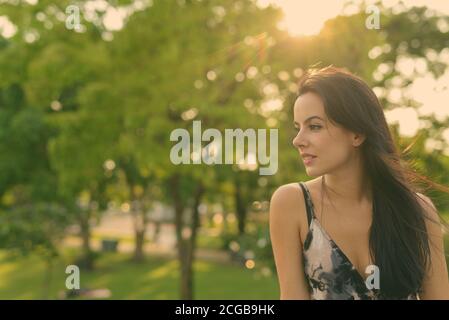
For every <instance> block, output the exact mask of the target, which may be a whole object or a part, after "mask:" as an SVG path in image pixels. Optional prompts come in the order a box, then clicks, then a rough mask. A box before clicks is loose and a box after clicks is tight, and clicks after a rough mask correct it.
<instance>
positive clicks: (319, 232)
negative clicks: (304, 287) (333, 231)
mask: <svg viewBox="0 0 449 320" xmlns="http://www.w3.org/2000/svg"><path fill="white" fill-rule="evenodd" d="M299 185H300V186H301V188H302V190H303V193H304V199H305V202H306V209H307V219H308V222H309V231H308V233H307V236H306V239H305V242H304V248H303V253H302V254H303V261H304V272H305V276H306V279H307V281H308V284H309V290H310V298H311V299H313V300H324V299H331V300H332V299H337V300H379V299H382V296H381V293H380V291H379V290H376V289H369V288H368V287H367V286H366V284H365V280H364V279H363V278H362V276H361V275H360V273H359V272H358V271H357V269H356V268H355V267H354V265H353V264H352V263H351V261H350V260H349V258H348V257H347V256H346V255H345V254H344V252H343V251H342V250H341V249H340V248H339V247H338V246H337V244H336V243H335V242H334V241H333V240H332V239H331V238H330V236H329V235H328V234H327V232H326V231H325V230H324V229H323V227H322V226H321V224H320V222H319V220H318V219H317V218H316V217H315V212H314V206H313V202H312V198H311V196H310V192H309V190H308V188H307V186H306V185H305V184H304V183H302V182H300V183H299ZM403 299H408V300H416V299H418V295H417V294H410V295H408V296H406V297H404V298H403Z"/></svg>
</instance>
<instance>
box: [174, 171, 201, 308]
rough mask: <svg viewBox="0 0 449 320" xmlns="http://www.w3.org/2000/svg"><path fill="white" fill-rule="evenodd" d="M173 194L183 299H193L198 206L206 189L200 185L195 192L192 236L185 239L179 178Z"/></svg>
mask: <svg viewBox="0 0 449 320" xmlns="http://www.w3.org/2000/svg"><path fill="white" fill-rule="evenodd" d="M171 190H172V192H173V193H172V194H173V201H174V207H175V226H176V239H177V249H178V260H179V264H180V268H181V288H180V289H181V290H180V294H181V299H183V300H192V299H193V261H194V255H195V248H196V235H197V229H198V227H199V211H198V206H199V204H200V202H201V197H202V195H203V193H204V188H203V186H202V184H201V183H200V184H199V185H198V187H197V189H196V191H195V195H194V201H193V208H192V215H193V216H192V223H191V226H190V235H189V237H186V239H184V237H183V234H182V233H183V232H182V231H183V228H184V225H183V213H184V204H183V202H182V199H181V195H180V190H179V176H177V175H176V176H174V177H173V178H172V189H171Z"/></svg>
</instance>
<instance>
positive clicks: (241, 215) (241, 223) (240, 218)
mask: <svg viewBox="0 0 449 320" xmlns="http://www.w3.org/2000/svg"><path fill="white" fill-rule="evenodd" d="M241 191H242V190H241V187H240V183H239V182H238V181H237V182H236V183H235V191H234V200H235V211H236V214H237V223H238V232H239V235H243V234H244V233H245V225H246V212H247V211H246V206H245V202H244V200H243V197H242V194H241Z"/></svg>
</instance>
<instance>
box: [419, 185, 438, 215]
mask: <svg viewBox="0 0 449 320" xmlns="http://www.w3.org/2000/svg"><path fill="white" fill-rule="evenodd" d="M416 196H417V198H418V201H419V203H420V204H421V206H422V207H423V209H424V211H425V213H426V216H427V217H428V218H430V219H432V220H436V221H439V220H440V218H439V216H438V211H437V209H436V207H435V205H434V204H433V202H432V200H431V199H430V198H429V197H428V196H426V195H424V194H422V193H419V192H418V193H416Z"/></svg>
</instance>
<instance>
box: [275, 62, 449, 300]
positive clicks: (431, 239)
mask: <svg viewBox="0 0 449 320" xmlns="http://www.w3.org/2000/svg"><path fill="white" fill-rule="evenodd" d="M294 124H295V127H296V129H297V134H296V136H295V138H294V139H293V145H294V146H295V148H297V149H298V151H299V154H300V156H301V157H302V160H303V162H304V165H305V168H306V173H307V175H308V176H311V177H315V179H313V180H310V181H307V182H305V183H291V184H287V185H284V186H281V187H280V188H278V189H277V190H276V191H275V192H274V194H273V196H272V199H271V204H270V234H271V241H272V246H273V253H274V258H275V263H276V268H277V273H278V279H279V284H280V291H281V296H280V298H281V299H449V280H448V273H447V265H446V261H445V256H444V245H443V232H442V229H441V224H440V222H439V216H438V213H437V212H436V209H435V207H434V206H433V204H432V202H431V201H430V200H429V199H428V198H427V197H425V196H424V195H422V194H420V193H417V192H416V190H415V188H414V186H413V185H412V183H411V182H410V181H411V179H410V171H407V170H406V169H405V168H404V167H403V166H402V165H401V163H400V159H399V155H398V152H397V151H396V150H395V147H394V143H393V139H392V136H391V134H390V132H389V129H388V125H387V122H386V120H385V116H384V114H383V110H382V107H381V105H380V103H379V101H378V99H377V97H376V95H375V94H374V92H373V91H372V90H371V89H370V88H369V87H368V86H367V84H366V83H365V82H363V81H362V80H361V79H360V78H358V77H356V76H354V75H352V74H350V73H348V72H345V71H343V70H341V69H338V68H334V67H328V68H325V69H322V70H319V71H314V72H311V73H308V74H307V75H306V76H305V77H304V78H303V79H302V81H301V83H300V90H299V97H298V98H297V100H296V102H295V105H294Z"/></svg>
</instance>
